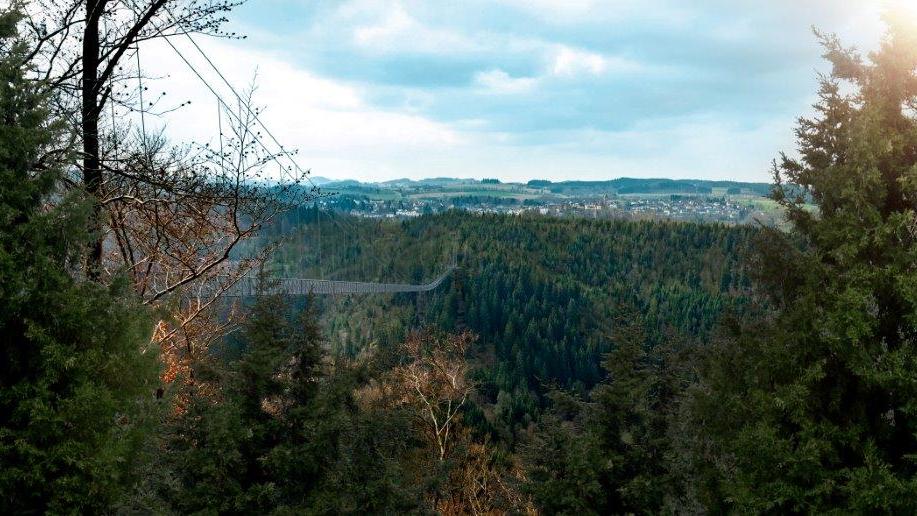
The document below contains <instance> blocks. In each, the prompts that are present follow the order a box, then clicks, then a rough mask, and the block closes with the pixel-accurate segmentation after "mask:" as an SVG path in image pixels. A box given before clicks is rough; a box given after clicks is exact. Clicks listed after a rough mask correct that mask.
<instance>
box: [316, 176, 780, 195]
mask: <svg viewBox="0 0 917 516" xmlns="http://www.w3.org/2000/svg"><path fill="white" fill-rule="evenodd" d="M312 180H313V181H314V182H315V183H316V184H318V185H319V186H321V187H322V188H325V189H331V190H334V189H366V188H371V189H402V188H416V189H420V190H423V189H425V188H450V187H460V186H461V187H467V186H468V185H487V186H490V187H499V188H508V189H512V187H519V188H523V187H528V188H531V189H537V190H542V191H544V192H545V193H550V194H557V195H573V196H590V195H597V194H598V195H601V194H618V195H627V194H648V195H652V194H686V195H687V194H702V195H704V194H717V195H720V194H729V195H740V194H741V195H755V196H766V195H768V194H769V193H770V191H771V185H770V184H768V183H749V182H741V181H713V180H706V179H666V178H653V179H641V178H631V177H621V178H618V179H610V180H606V181H558V182H554V181H549V180H546V179H533V180H531V181H528V182H527V183H501V182H500V181H498V180H496V179H484V180H477V179H469V178H453V177H433V178H427V179H408V178H401V179H392V180H389V181H381V182H377V183H373V182H367V183H363V182H360V181H357V180H354V179H343V180H332V179H327V178H323V177H313V178H312Z"/></svg>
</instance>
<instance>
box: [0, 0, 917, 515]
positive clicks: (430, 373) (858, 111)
mask: <svg viewBox="0 0 917 516" xmlns="http://www.w3.org/2000/svg"><path fill="white" fill-rule="evenodd" d="M62 5H63V8H62V9H61V10H60V11H59V12H57V11H56V12H55V15H56V16H59V17H60V20H59V21H60V26H59V27H58V28H55V27H53V26H52V27H49V26H47V25H45V24H35V23H32V20H30V19H29V18H28V17H27V16H25V15H23V14H22V12H20V11H18V10H15V9H14V10H0V185H2V188H0V347H2V359H0V512H2V513H4V514H35V513H51V514H57V513H68V514H72V513H88V514H96V513H138V512H139V513H154V514H173V513H174V514H185V513H195V514H267V513H270V514H303V513H305V514H314V513H321V514H337V513H371V514H375V513H383V514H389V513H419V514H429V513H442V514H503V513H513V514H515V513H530V514H539V513H544V514H555V513H558V514H571V513H579V514H636V513H641V514H644V513H692V514H693V513H698V514H704V513H717V514H719V513H841V514H847V513H853V514H861V513H869V514H872V513H891V514H910V513H914V512H915V511H917V499H915V497H914V496H913V493H914V492H915V491H917V463H915V460H914V458H915V457H917V271H915V267H914V264H915V263H917V215H915V213H917V204H915V199H917V136H915V135H917V117H915V114H914V106H915V105H917V72H915V70H917V24H915V23H906V22H905V21H904V20H905V18H902V17H899V18H896V17H888V19H887V21H888V26H889V27H888V28H889V32H888V35H887V36H886V37H885V39H884V40H883V41H882V44H881V46H880V47H879V49H878V50H877V51H876V52H874V53H871V54H869V55H866V56H864V55H861V54H859V53H858V52H857V51H856V50H853V49H849V48H847V47H845V46H843V45H842V43H841V42H840V41H839V40H838V38H836V37H834V36H832V35H826V34H821V33H819V34H818V37H819V38H820V40H821V43H822V44H823V46H824V49H825V57H826V58H827V59H828V61H829V62H830V63H831V65H832V66H833V70H832V73H831V74H830V75H825V76H823V77H821V79H820V81H821V82H820V84H821V86H820V90H819V92H818V101H817V104H816V106H815V111H814V114H813V115H812V117H803V118H801V119H800V120H799V122H798V128H797V131H796V137H797V145H798V149H797V150H798V152H797V153H795V154H793V155H789V154H788V155H784V156H780V158H779V160H778V161H777V162H776V163H775V164H774V187H773V191H772V192H771V196H772V198H773V200H774V201H776V202H777V203H779V204H780V206H781V207H782V209H783V210H784V214H785V217H786V219H787V223H788V225H787V227H786V230H784V229H783V228H774V227H761V228H752V227H727V226H720V225H701V224H687V223H666V222H649V221H646V222H629V221H596V220H581V219H575V218H565V219H557V218H550V217H543V216H497V215H475V214H469V213H465V212H461V211H452V212H448V213H445V214H440V215H435V216H421V217H418V218H415V219H412V220H405V221H391V222H382V221H374V220H366V219H356V218H350V217H347V216H343V215H340V214H335V213H328V212H322V211H319V210H317V209H315V207H314V204H312V202H313V201H314V200H315V199H314V196H313V195H312V194H313V192H311V191H309V190H308V188H303V187H302V185H301V182H302V179H301V178H298V179H294V180H293V181H292V182H291V183H283V184H272V185H270V186H266V185H265V184H264V183H263V182H259V181H258V178H259V177H261V176H260V175H259V174H260V173H261V170H262V168H259V167H263V166H264V165H265V163H270V162H271V161H272V159H274V158H275V156H270V155H265V154H264V153H263V152H262V151H259V150H258V148H257V147H256V146H255V143H256V141H255V140H254V139H253V137H252V135H253V134H257V133H256V132H253V130H252V129H251V127H250V126H248V125H245V120H241V119H240V123H241V126H240V127H237V128H236V129H237V130H236V132H235V133H234V134H235V135H236V137H235V139H227V145H226V148H228V149H229V150H228V151H227V150H225V149H223V150H220V154H215V152H216V151H214V150H213V149H209V148H197V149H195V150H193V151H191V152H188V150H187V148H169V147H167V146H166V144H165V143H163V142H161V141H159V142H151V141H150V140H149V139H147V138H146V137H145V135H143V134H142V133H141V134H140V135H139V136H138V137H136V138H134V137H130V136H129V135H130V134H132V133H131V132H130V131H126V130H125V131H122V132H121V133H118V132H117V131H114V130H112V132H111V133H108V132H107V131H108V129H107V128H106V126H104V125H100V123H99V122H100V120H103V121H107V122H110V123H111V125H112V126H113V127H114V126H116V124H117V122H118V120H117V117H116V116H114V115H113V116H112V119H110V120H106V119H104V118H102V113H103V111H104V110H103V109H102V108H105V107H106V102H113V103H115V102H116V101H115V100H114V99H115V98H118V97H114V96H113V90H114V88H113V87H112V86H111V84H112V82H115V84H117V82H116V81H118V80H121V79H120V78H121V76H119V75H117V74H116V73H115V70H118V66H119V63H120V64H125V62H124V61H119V59H121V58H122V57H123V56H124V55H125V53H126V52H128V51H129V50H131V48H134V46H135V45H136V44H137V43H139V42H141V41H144V40H145V39H148V38H155V37H160V36H161V35H162V30H163V26H161V25H154V26H153V27H155V30H154V29H151V28H150V26H149V25H147V24H148V23H150V20H153V19H156V20H158V21H160V22H166V21H168V20H172V21H175V19H176V18H180V19H181V20H183V21H181V22H178V21H175V23H178V24H180V23H184V24H185V26H188V27H193V28H194V29H195V30H197V31H200V32H208V31H209V32H211V33H214V34H218V35H219V34H220V33H219V27H220V24H221V23H222V21H223V20H225V18H224V13H225V12H226V11H227V10H228V9H229V8H231V5H227V4H224V3H218V4H206V3H194V4H193V5H192V7H191V8H189V9H188V10H185V11H179V12H177V13H175V14H173V13H170V14H169V17H168V18H165V17H164V16H161V15H162V12H161V11H159V9H161V8H162V6H163V5H164V2H153V3H151V4H150V5H147V4H145V3H143V2H141V3H140V5H141V6H143V9H148V10H144V11H142V12H141V14H142V16H137V17H135V18H130V17H128V16H122V17H121V18H118V17H117V15H118V14H119V13H120V14H121V15H123V14H124V13H125V12H130V13H134V14H136V11H131V9H137V8H138V7H137V4H136V3H135V2H129V3H120V2H115V1H114V0H112V3H110V4H107V7H106V4H105V3H90V4H89V9H88V10H86V11H85V15H86V19H82V18H79V17H80V16H82V15H83V14H74V13H83V12H84V11H81V10H80V9H79V8H80V7H85V5H84V4H83V3H79V2H77V3H73V4H66V3H65V4H62ZM93 7H98V9H94V8H93ZM103 7H105V8H103ZM124 10H127V11H124ZM158 15H160V18H156V17H157V16H158ZM74 17H77V18H74ZM116 19H117V20H121V21H123V20H125V19H129V20H132V21H131V22H130V23H123V24H115V23H111V24H109V23H107V22H108V21H114V20H116ZM103 22H106V23H103ZM74 26H79V27H83V28H84V29H85V30H84V31H83V32H81V33H80V35H73V34H71V33H70V28H71V27H74ZM165 29H166V30H169V26H166V27H165ZM87 35H88V36H91V37H88V38H86V37H85V36H87ZM70 38H77V39H79V43H80V45H79V46H78V48H79V49H81V50H79V51H76V52H72V49H73V48H74V47H72V46H68V45H71V44H72V43H73V41H72V40H71V39H70ZM80 38H83V39H80ZM127 55H130V54H127ZM77 77H79V79H77ZM106 84H108V86H106ZM117 102H121V104H118V105H117V106H115V109H118V108H121V109H123V107H124V105H125V104H124V103H126V102H127V101H126V100H118V101H117ZM134 106H136V104H134ZM109 107H111V106H109ZM140 109H144V107H143V106H142V105H141V106H140ZM240 110H242V113H243V114H248V115H251V114H252V113H253V110H252V109H250V108H246V107H245V106H244V105H243V106H241V107H240ZM105 116H108V115H105ZM253 119H254V118H251V119H249V122H250V121H251V120H253ZM103 136H104V137H103ZM119 137H120V138H119ZM112 142H116V145H115V144H113V143H112ZM151 143H156V145H152V146H151ZM183 149H184V150H183ZM227 163H228V164H229V165H228V166H227V165H226V164H227ZM809 203H814V204H816V205H817V208H818V209H817V210H812V209H811V207H810V205H809ZM452 264H454V265H456V266H457V267H456V268H455V269H454V270H452V271H451V274H450V276H449V278H450V279H449V281H448V282H446V283H445V284H443V285H441V286H440V288H438V289H436V290H433V291H431V292H429V293H426V294H398V295H394V296H362V297H361V296H342V297H323V298H319V297H317V296H299V297H290V296H286V295H282V294H278V293H277V289H276V286H277V280H278V278H282V277H285V276H291V275H296V276H300V275H302V276H317V277H319V278H329V279H334V278H336V279H349V280H364V281H389V282H413V283H418V282H423V281H426V280H429V279H430V278H432V277H434V276H436V275H437V274H439V273H441V272H442V271H443V270H445V269H446V268H448V267H450V266H451V265H452ZM248 277H256V278H257V285H258V287H257V292H256V293H255V294H256V295H252V296H244V297H241V298H240V297H238V296H234V295H232V293H233V290H232V287H233V284H234V283H237V282H239V281H241V280H243V279H245V278H248Z"/></svg>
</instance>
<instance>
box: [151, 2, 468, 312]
mask: <svg viewBox="0 0 917 516" xmlns="http://www.w3.org/2000/svg"><path fill="white" fill-rule="evenodd" d="M166 10H167V12H169V15H170V16H172V18H173V20H174V19H175V17H174V16H173V15H172V13H171V11H169V10H168V8H166ZM178 26H179V27H180V25H178ZM157 31H158V32H159V34H160V36H162V39H163V40H165V42H166V43H167V44H168V45H169V47H170V48H171V49H172V51H173V52H175V54H176V55H177V56H178V57H179V58H180V59H181V61H182V62H183V63H184V64H185V66H187V67H188V69H189V70H191V72H192V73H193V74H194V75H195V76H196V77H197V78H198V80H200V82H201V83H202V84H203V85H204V86H205V87H206V88H207V89H208V90H209V91H210V93H211V94H213V96H214V97H215V98H216V100H217V103H218V106H223V107H224V108H225V111H226V113H227V115H228V116H230V117H232V118H233V119H234V120H235V121H236V122H237V123H239V124H243V125H244V124H245V121H243V120H242V118H241V116H240V115H239V114H238V113H236V112H234V111H233V110H232V109H231V108H230V106H229V104H228V103H227V102H226V101H225V100H224V99H223V97H221V96H220V94H219V93H218V92H217V91H216V88H214V87H213V86H212V85H211V84H210V83H209V82H208V81H207V80H206V79H205V78H204V76H203V74H202V73H201V72H200V71H199V70H198V69H197V68H195V66H194V65H193V64H192V63H191V62H190V60H189V59H188V58H187V57H186V56H185V55H184V54H182V53H181V51H180V50H179V49H178V48H177V47H176V46H175V44H173V43H172V41H171V40H170V39H169V36H168V35H166V34H163V33H162V31H161V30H160V29H159V28H158V27H157ZM181 32H182V34H184V35H185V37H187V38H188V40H189V41H190V42H191V44H192V45H193V46H194V48H195V49H196V50H197V51H198V52H199V53H200V54H201V56H202V57H203V58H204V60H205V61H206V62H207V63H208V64H209V65H210V67H211V68H212V69H213V70H214V71H215V72H216V74H217V75H218V76H219V77H220V79H221V80H222V81H223V83H224V84H226V86H227V87H228V88H229V90H230V91H231V92H232V94H233V95H234V96H235V97H236V99H237V101H238V103H239V106H240V107H243V108H244V109H245V110H246V111H247V113H248V115H249V116H251V117H252V119H253V120H254V121H255V122H257V123H258V125H259V126H260V127H261V128H262V129H263V130H264V133H265V134H266V135H267V136H268V137H269V138H270V139H271V141H272V142H273V143H274V144H275V145H276V146H277V147H278V149H279V151H280V152H279V153H274V152H272V151H271V150H270V149H269V148H268V147H267V146H266V145H265V144H264V142H263V141H262V140H261V138H260V137H259V136H258V134H257V133H256V132H253V133H251V136H252V138H253V139H254V141H255V142H256V143H257V144H258V145H259V146H260V147H261V148H262V149H263V150H264V152H266V153H267V155H268V156H270V158H271V159H272V160H273V161H275V162H276V163H277V165H278V166H279V168H280V172H281V174H284V173H286V174H287V175H288V176H291V174H290V173H289V170H290V168H288V167H284V165H283V164H282V163H281V162H280V159H279V157H278V156H283V157H284V158H286V159H287V160H289V162H290V163H291V164H292V167H291V168H293V169H295V170H296V171H297V172H298V173H299V174H300V177H304V178H305V179H306V180H307V181H308V182H309V184H310V185H311V186H312V191H313V192H316V191H318V190H319V188H318V186H317V185H316V184H315V182H314V181H313V180H312V178H310V177H309V173H310V171H309V170H303V169H302V167H300V166H299V163H297V162H296V160H295V159H293V157H292V156H291V155H290V153H289V152H288V151H287V150H286V148H285V147H284V146H283V145H282V144H281V143H280V141H279V140H278V139H277V137H276V136H274V133H273V132H271V130H270V129H269V128H268V127H267V125H266V124H265V123H264V122H263V121H262V120H261V118H260V117H259V116H258V113H257V112H256V111H255V110H253V109H252V107H251V106H250V105H249V104H248V103H247V102H246V101H245V99H243V98H242V96H241V95H240V94H239V92H238V91H237V90H236V89H235V88H234V87H233V86H232V84H231V83H230V82H229V80H228V79H227V78H226V76H225V75H224V74H223V73H222V72H221V71H220V69H219V68H218V67H217V66H216V64H215V63H214V62H213V60H212V59H210V57H209V56H208V55H207V54H206V52H204V50H203V49H202V48H201V47H200V45H198V44H197V42H196V41H195V40H194V38H193V37H192V36H191V34H189V33H188V32H187V31H186V30H184V29H181ZM138 57H139V56H138ZM138 68H139V66H138ZM139 73H140V70H139V69H138V74H139ZM141 107H142V106H141ZM217 115H218V116H220V113H219V112H218V113H217ZM217 123H218V126H219V129H218V130H219V131H220V135H219V137H220V148H221V149H222V143H223V142H222V136H223V135H222V118H220V119H219V120H218V122H217ZM222 153H223V152H222V150H221V159H222ZM294 180H295V179H294ZM320 211H321V210H319V209H317V206H316V221H315V222H316V228H317V231H318V245H319V248H318V254H319V257H318V259H319V273H320V275H321V276H323V275H324V271H323V270H322V267H321V265H320V263H321V262H320V260H321V256H320V255H321V251H322V249H321V233H320V231H321V219H320V216H319V215H318V213H319V212H320ZM328 219H329V221H330V222H331V223H332V224H334V225H336V226H337V227H338V229H339V230H341V231H342V232H346V231H344V230H343V229H342V228H341V226H340V223H339V222H338V221H336V220H335V217H334V216H333V214H331V215H329V217H328ZM376 259H378V257H376ZM454 269H455V264H454V263H453V264H450V266H449V267H448V268H447V269H446V271H445V272H443V273H442V274H441V275H439V276H438V277H437V278H436V279H434V280H433V281H431V282H430V283H425V284H419V285H416V284H403V283H373V282H359V281H330V280H325V279H309V278H284V279H280V280H278V281H279V286H278V287H275V289H276V290H277V292H278V293H284V294H287V295H306V294H368V293H396V292H427V291H430V290H433V289H435V288H436V287H438V286H439V285H440V284H442V282H443V281H444V280H445V279H446V277H448V276H449V274H451V273H452V271H453V270H454ZM256 282H257V279H256V278H253V277H244V278H241V280H239V282H238V283H237V284H236V285H235V286H234V287H232V288H231V289H230V290H228V291H226V294H225V295H228V296H233V295H243V296H244V295H253V294H255V293H257V292H259V289H258V288H257V285H256Z"/></svg>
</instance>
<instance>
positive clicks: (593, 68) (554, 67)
mask: <svg viewBox="0 0 917 516" xmlns="http://www.w3.org/2000/svg"><path fill="white" fill-rule="evenodd" d="M548 55H549V65H548V71H549V73H550V74H551V75H554V76H558V77H578V76H582V75H593V76H598V75H603V74H605V73H606V72H612V73H635V72H641V71H646V68H645V67H644V66H643V65H641V64H640V63H638V62H636V61H631V60H629V59H625V58H622V57H617V56H607V55H602V54H597V53H594V52H589V51H587V50H580V49H576V48H572V47H568V46H564V45H555V46H554V47H553V48H552V49H550V50H549V51H548Z"/></svg>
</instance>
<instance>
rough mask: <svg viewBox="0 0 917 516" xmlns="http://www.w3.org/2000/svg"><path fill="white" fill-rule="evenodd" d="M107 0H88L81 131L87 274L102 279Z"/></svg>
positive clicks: (84, 34) (84, 41) (84, 42)
mask: <svg viewBox="0 0 917 516" xmlns="http://www.w3.org/2000/svg"><path fill="white" fill-rule="evenodd" d="M105 3H106V0H86V28H85V30H84V32H83V56H82V59H83V62H82V65H83V76H82V79H83V80H82V87H81V95H82V110H81V115H82V116H81V120H80V121H81V125H82V127H81V132H82V133H83V184H84V186H85V188H86V192H87V193H89V195H90V197H91V201H92V203H93V209H92V219H91V220H90V223H89V224H90V226H89V229H90V233H91V235H92V238H93V241H92V243H91V244H90V248H89V257H88V261H87V264H86V265H87V273H88V275H89V277H90V278H92V279H98V278H99V276H100V275H101V272H102V245H103V235H102V206H101V204H100V202H101V198H100V194H101V189H102V168H101V159H100V156H99V91H100V88H99V87H98V76H99V20H100V19H101V17H102V12H103V11H104V9H105Z"/></svg>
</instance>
